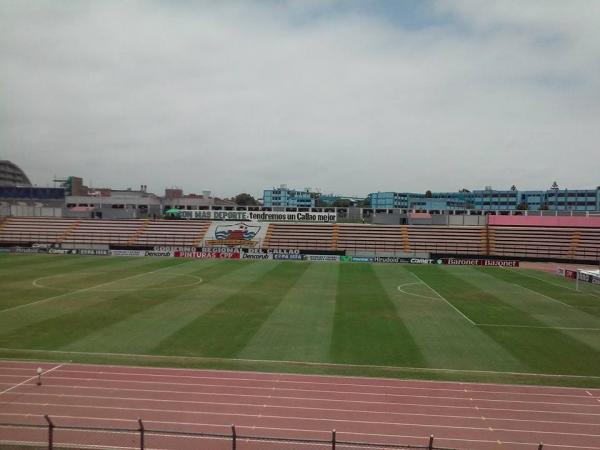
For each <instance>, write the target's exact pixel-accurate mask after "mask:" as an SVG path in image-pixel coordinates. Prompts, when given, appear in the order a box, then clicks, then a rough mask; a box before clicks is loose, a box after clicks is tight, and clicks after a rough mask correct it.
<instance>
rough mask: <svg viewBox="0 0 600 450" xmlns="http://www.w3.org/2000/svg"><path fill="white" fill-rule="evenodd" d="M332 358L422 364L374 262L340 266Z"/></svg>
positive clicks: (362, 361)
mask: <svg viewBox="0 0 600 450" xmlns="http://www.w3.org/2000/svg"><path fill="white" fill-rule="evenodd" d="M339 270H340V273H339V277H338V292H337V298H336V308H335V318H334V324H333V336H332V340H331V350H330V355H331V361H332V362H336V363H348V364H378V365H391V366H394V365H398V366H400V365H402V366H407V365H408V366H422V365H424V364H425V361H424V358H423V355H422V354H421V351H420V350H419V348H418V346H417V345H416V343H415V341H414V339H413V336H412V335H411V334H410V332H409V331H408V329H407V328H406V325H405V324H404V323H403V320H402V318H401V317H399V315H398V312H397V310H396V307H395V305H394V303H393V302H392V301H391V300H390V298H389V296H388V295H387V293H386V291H385V289H384V288H383V287H382V285H381V283H380V281H379V279H378V278H377V276H376V275H375V272H374V271H373V268H372V266H371V265H366V264H341V265H340V266H339Z"/></svg>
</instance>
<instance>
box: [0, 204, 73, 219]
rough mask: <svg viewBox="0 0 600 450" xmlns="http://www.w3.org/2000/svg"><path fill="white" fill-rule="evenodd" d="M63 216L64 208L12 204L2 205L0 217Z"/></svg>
mask: <svg viewBox="0 0 600 450" xmlns="http://www.w3.org/2000/svg"><path fill="white" fill-rule="evenodd" d="M6 216H15V217H62V208H50V207H45V206H22V205H10V206H1V207H0V217H6Z"/></svg>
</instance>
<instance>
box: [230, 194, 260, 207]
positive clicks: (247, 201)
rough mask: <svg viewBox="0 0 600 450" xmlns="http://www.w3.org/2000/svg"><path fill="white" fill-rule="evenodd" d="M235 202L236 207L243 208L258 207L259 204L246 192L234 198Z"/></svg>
mask: <svg viewBox="0 0 600 450" xmlns="http://www.w3.org/2000/svg"><path fill="white" fill-rule="evenodd" d="M233 201H234V202H235V204H236V205H242V206H255V205H258V202H257V201H256V199H255V198H254V197H252V196H251V195H250V194H246V193H245V192H242V193H241V194H238V195H236V196H235V197H234V198H233Z"/></svg>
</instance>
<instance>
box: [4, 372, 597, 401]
mask: <svg viewBox="0 0 600 450" xmlns="http://www.w3.org/2000/svg"><path fill="white" fill-rule="evenodd" d="M6 369H9V370H28V369H19V368H5V369H3V370H6ZM60 372H61V374H65V375H67V374H90V373H91V372H90V371H87V370H72V369H67V370H61V371H60ZM93 374H94V375H116V376H120V375H123V376H130V377H135V378H136V379H137V380H141V379H143V378H144V377H163V378H175V379H190V380H203V381H204V380H215V381H224V380H228V381H238V382H239V381H241V382H244V381H250V382H256V381H258V382H264V383H271V381H270V380H261V379H256V378H239V377H232V378H227V377H215V376H192V375H167V374H149V373H143V372H137V373H133V372H116V371H108V372H107V371H102V370H98V371H94V372H93ZM16 376H18V375H7V374H0V377H16ZM63 378H69V377H66V376H64V377H63ZM70 378H72V379H80V378H79V377H70ZM157 382H160V381H157ZM164 382H165V383H169V381H164ZM277 382H278V383H280V384H288V385H290V384H301V385H306V384H309V385H324V386H340V385H339V384H336V383H322V382H308V381H295V380H277ZM198 384H199V385H202V383H198ZM207 386H215V384H214V383H212V384H208V385H207ZM222 386H223V387H229V386H232V385H229V384H223V385H222ZM233 386H234V387H235V385H233ZM342 386H344V387H359V388H364V387H367V388H371V389H374V388H377V389H378V390H388V389H393V390H398V389H399V390H416V391H428V392H431V391H442V392H468V393H476V394H480V393H481V394H498V395H519V396H538V397H541V396H548V397H569V398H582V397H583V398H587V396H592V397H593V395H592V394H591V393H590V392H589V391H585V393H586V394H587V396H586V395H583V393H582V394H581V395H572V394H554V393H543V392H539V393H538V392H520V391H488V390H476V389H465V388H463V387H461V388H454V389H449V388H431V387H416V386H388V385H381V386H374V385H364V384H354V383H344V384H343V385H342ZM252 387H256V388H257V389H260V388H266V387H264V386H252ZM271 388H272V387H271ZM336 392H337V391H336ZM345 392H347V391H345ZM358 392H359V393H361V394H370V393H371V392H366V391H358Z"/></svg>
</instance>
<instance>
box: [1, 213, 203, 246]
mask: <svg viewBox="0 0 600 450" xmlns="http://www.w3.org/2000/svg"><path fill="white" fill-rule="evenodd" d="M209 226H210V222H200V221H175V220H156V221H150V220H138V219H131V220H94V219H81V220H80V219H62V218H58V219H57V218H43V217H8V218H6V219H5V220H4V221H2V222H0V244H15V245H17V244H21V245H30V244H58V243H60V244H65V245H67V246H74V245H79V246H85V245H86V244H87V245H127V246H160V245H173V246H193V245H199V243H200V242H201V241H202V238H203V237H204V235H205V234H206V231H207V230H208V227H209Z"/></svg>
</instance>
